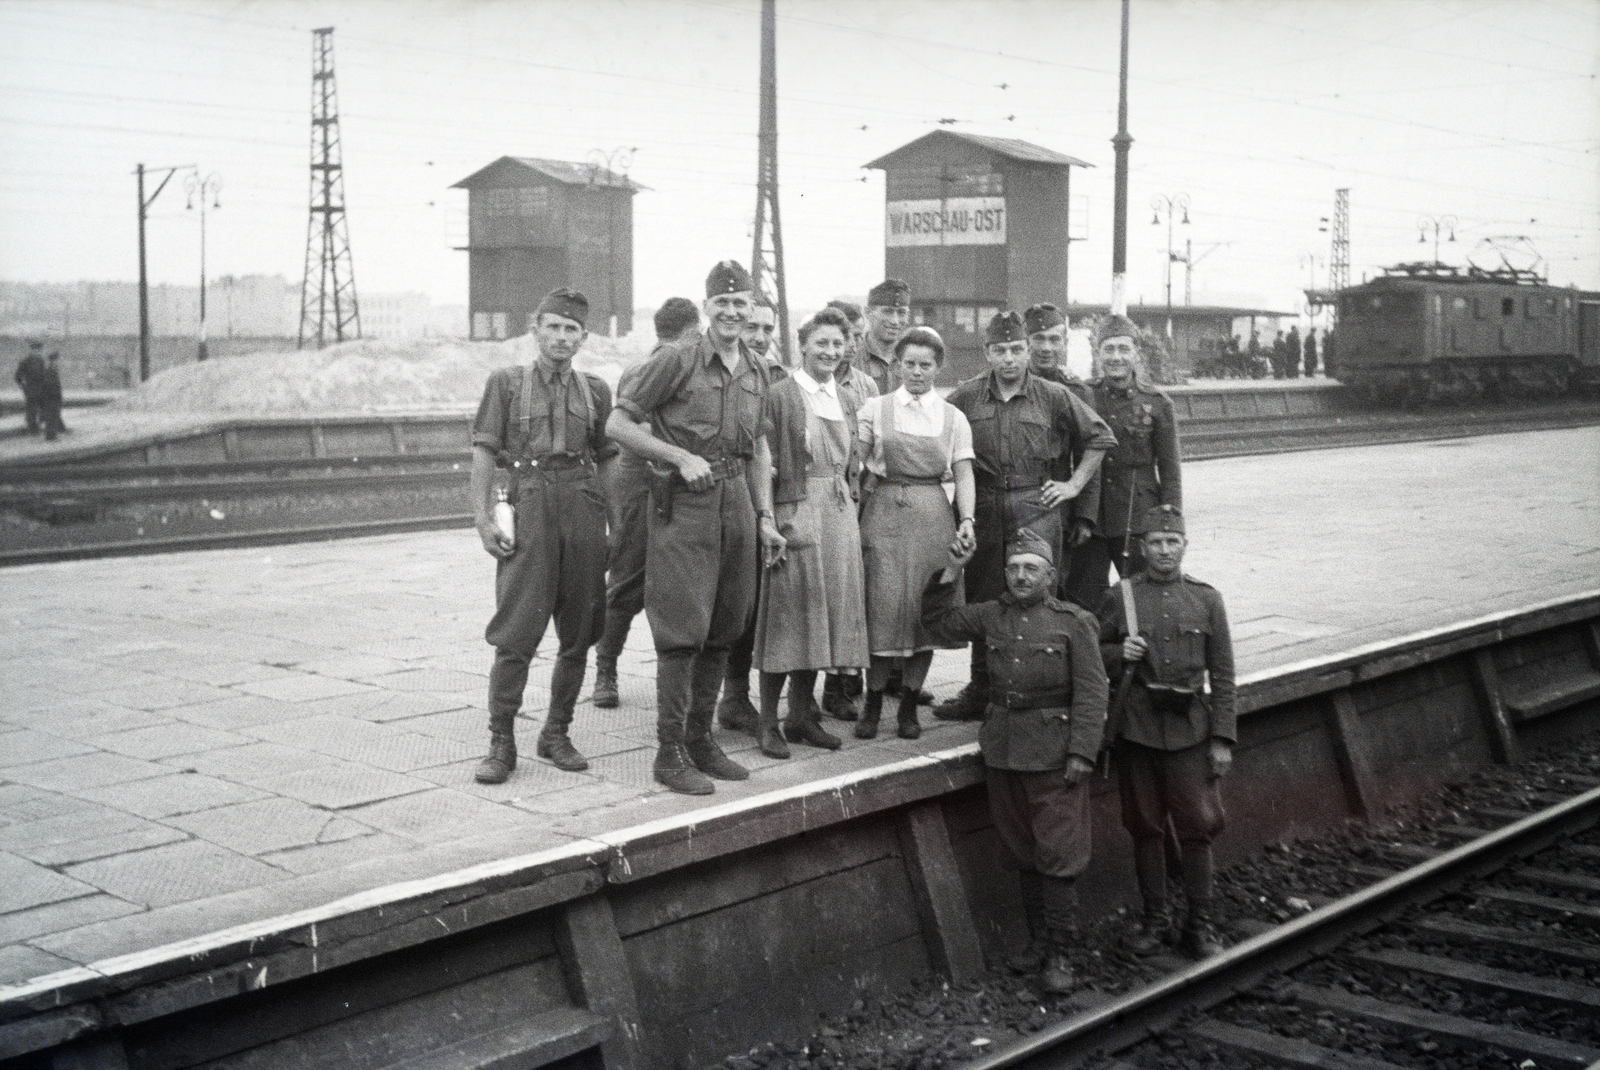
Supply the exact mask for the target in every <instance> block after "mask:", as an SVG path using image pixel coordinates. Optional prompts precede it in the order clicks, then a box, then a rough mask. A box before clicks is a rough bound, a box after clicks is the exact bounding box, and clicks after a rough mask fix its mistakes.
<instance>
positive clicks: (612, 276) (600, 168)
mask: <svg viewBox="0 0 1600 1070" xmlns="http://www.w3.org/2000/svg"><path fill="white" fill-rule="evenodd" d="M638 151H639V150H638V148H637V147H636V146H631V145H619V146H618V147H617V148H614V149H612V150H611V151H610V152H607V151H605V150H604V149H590V150H589V157H588V161H589V185H591V186H593V185H596V184H597V180H599V179H600V175H601V172H604V173H605V179H604V180H603V181H600V182H599V183H598V184H600V185H605V186H626V185H627V184H628V168H630V167H632V166H633V154H634V153H636V152H638ZM619 177H620V178H621V181H620V182H619V181H617V180H618V178H619ZM614 209H615V198H614V197H613V196H612V195H611V194H609V193H608V194H606V294H607V300H606V310H607V312H609V313H610V316H611V324H610V325H611V337H613V338H615V337H616V336H617V250H616V235H615V233H614V231H615V228H616V221H615V219H614V218H613V216H612V213H613V211H614Z"/></svg>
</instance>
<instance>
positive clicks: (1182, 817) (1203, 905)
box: [1100, 505, 1238, 958]
mask: <svg viewBox="0 0 1600 1070" xmlns="http://www.w3.org/2000/svg"><path fill="white" fill-rule="evenodd" d="M1140 526H1141V527H1142V528H1143V529H1144V530H1145V532H1146V534H1145V536H1144V543H1145V561H1146V569H1145V571H1144V572H1141V573H1140V574H1139V575H1137V576H1134V577H1132V578H1131V579H1127V580H1123V581H1122V583H1120V584H1119V585H1118V586H1117V589H1115V590H1112V591H1109V592H1108V593H1107V594H1106V598H1105V602H1104V604H1103V605H1102V606H1101V609H1100V651H1101V654H1102V655H1103V656H1104V658H1105V663H1106V669H1107V671H1108V672H1109V673H1110V676H1111V678H1112V679H1118V680H1120V681H1121V683H1120V684H1119V685H1118V688H1117V697H1116V700H1115V701H1114V702H1113V703H1112V708H1111V719H1110V723H1109V724H1108V725H1107V726H1106V744H1107V746H1109V747H1111V748H1112V751H1111V753H1112V759H1113V762H1114V764H1115V765H1116V769H1117V782H1118V785H1119V788H1120V791H1121V795H1122V823H1123V826H1124V827H1125V828H1127V830H1128V832H1129V833H1130V834H1131V835H1132V836H1133V848H1134V856H1133V857H1134V869H1135V872H1136V873H1137V875H1138V879H1139V894H1140V896H1141V897H1142V898H1143V900H1144V916H1143V918H1142V919H1141V921H1140V922H1139V923H1138V924H1137V925H1136V927H1135V928H1134V929H1133V930H1132V931H1131V932H1130V933H1129V934H1128V937H1127V939H1126V941H1125V944H1126V946H1127V948H1128V950H1130V951H1132V952H1134V953H1135V954H1140V955H1149V954H1155V953H1157V952H1159V951H1161V950H1162V948H1163V947H1164V946H1165V940H1166V938H1167V937H1168V936H1169V935H1170V927H1169V921H1168V917H1167V862H1166V849H1165V844H1164V836H1165V831H1166V828H1167V823H1168V821H1169V820H1170V821H1171V823H1172V826H1173V828H1174V829H1175V830H1176V831H1177V834H1178V843H1179V844H1180V846H1181V848H1182V876H1183V891H1184V896H1185V898H1186V899H1187V900H1188V905H1189V911H1188V916H1187V918H1186V920H1185V921H1184V924H1183V928H1182V930H1181V933H1180V936H1179V944H1180V947H1181V948H1182V950H1183V951H1184V952H1186V953H1187V954H1189V955H1190V956H1192V957H1194V958H1206V957H1208V956H1211V955H1214V954H1216V953H1217V952H1218V951H1219V950H1221V947H1220V945H1219V944H1218V942H1217V938H1216V936H1215V934H1214V932H1213V931H1212V923H1213V920H1214V919H1213V918H1212V915H1211V910H1212V896H1213V887H1212V873H1213V869H1214V865H1213V862H1212V856H1211V843H1212V841H1213V840H1214V839H1215V838H1216V837H1217V835H1218V834H1219V833H1221V832H1222V829H1223V827H1224V825H1225V824H1226V817H1227V815H1226V814H1225V813H1224V812H1223V809H1222V793H1221V790H1220V784H1221V780H1222V777H1223V776H1225V775H1226V774H1227V772H1228V770H1229V769H1230V768H1231V767H1232V765H1233V745H1234V743H1235V742H1236V740H1237V738H1238V737H1237V734H1236V715H1235V709H1234V677H1233V640H1232V638H1231V636H1230V635H1229V632H1228V614H1227V611H1226V610H1225V609H1224V608H1223V604H1222V595H1221V594H1219V593H1218V592H1217V589H1216V588H1214V587H1212V586H1210V585H1209V584H1205V583H1201V582H1200V581H1199V580H1196V579H1194V578H1192V577H1190V576H1186V575H1184V574H1183V571H1182V568H1183V554H1184V550H1185V549H1186V548H1187V545H1188V543H1187V540H1186V539H1185V536H1184V530H1183V529H1184V524H1183V514H1182V513H1181V512H1179V511H1178V510H1177V509H1174V508H1173V507H1171V506H1169V505H1163V506H1160V507H1158V508H1155V509H1151V510H1150V511H1149V514H1148V515H1147V517H1146V518H1145V520H1144V521H1143V523H1142V524H1141V525H1140ZM1130 622H1131V623H1130Z"/></svg>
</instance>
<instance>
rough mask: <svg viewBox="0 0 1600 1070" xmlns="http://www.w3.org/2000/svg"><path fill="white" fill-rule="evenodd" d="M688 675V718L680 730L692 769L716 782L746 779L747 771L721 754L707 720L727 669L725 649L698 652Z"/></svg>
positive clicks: (748, 771)
mask: <svg viewBox="0 0 1600 1070" xmlns="http://www.w3.org/2000/svg"><path fill="white" fill-rule="evenodd" d="M691 665H692V668H691V669H690V676H689V716H688V720H687V724H686V727H685V729H684V747H685V749H686V750H687V751H688V752H689V760H690V761H691V762H693V763H694V766H695V768H696V769H698V770H700V771H701V772H702V773H705V774H706V775H707V776H710V777H715V778H716V779H718V780H748V779H750V770H748V769H746V768H745V767H744V766H742V765H740V764H739V763H738V762H736V761H734V760H733V759H732V758H729V757H728V756H727V755H726V754H724V753H722V748H721V747H719V746H717V741H716V740H715V739H713V738H712V737H711V721H712V719H713V718H714V717H715V716H716V712H717V691H718V690H719V689H720V688H721V687H722V678H723V676H724V675H725V673H726V672H727V668H728V652H727V651H726V650H702V651H700V652H699V653H698V654H696V655H695V656H694V660H693V661H692V662H691Z"/></svg>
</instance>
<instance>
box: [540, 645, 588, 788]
mask: <svg viewBox="0 0 1600 1070" xmlns="http://www.w3.org/2000/svg"><path fill="white" fill-rule="evenodd" d="M584 668H585V666H584V663H583V661H582V660H580V659H577V658H558V659H556V667H555V671H554V672H553V673H551V675H550V711H549V713H547V714H546V715H545V720H544V728H543V730H542V731H540V733H539V743H538V745H537V747H536V750H535V753H536V754H538V755H539V757H541V758H545V759H548V760H549V761H550V762H551V763H552V764H553V765H554V766H555V767H556V768H557V769H562V770H565V771H566V772H569V773H578V772H582V771H583V770H585V769H587V768H589V759H587V758H585V757H584V756H583V755H581V754H579V753H578V748H577V747H574V746H573V745H572V740H571V739H570V738H568V736H567V727H568V726H569V725H571V724H572V711H573V707H575V706H576V705H577V704H578V692H579V691H582V690H583V671H584Z"/></svg>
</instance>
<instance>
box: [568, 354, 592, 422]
mask: <svg viewBox="0 0 1600 1070" xmlns="http://www.w3.org/2000/svg"><path fill="white" fill-rule="evenodd" d="M572 377H573V379H575V380H576V381H577V383H578V396H579V397H581V398H582V399H583V426H584V427H585V428H587V429H588V430H589V433H590V434H593V433H594V393H593V391H591V390H590V389H589V377H588V376H587V375H585V374H583V373H582V372H580V371H579V370H578V369H576V368H574V369H572Z"/></svg>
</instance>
